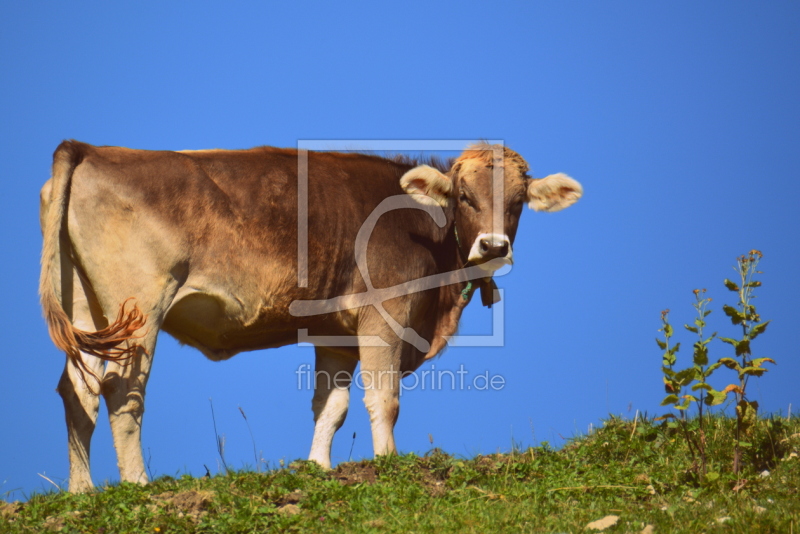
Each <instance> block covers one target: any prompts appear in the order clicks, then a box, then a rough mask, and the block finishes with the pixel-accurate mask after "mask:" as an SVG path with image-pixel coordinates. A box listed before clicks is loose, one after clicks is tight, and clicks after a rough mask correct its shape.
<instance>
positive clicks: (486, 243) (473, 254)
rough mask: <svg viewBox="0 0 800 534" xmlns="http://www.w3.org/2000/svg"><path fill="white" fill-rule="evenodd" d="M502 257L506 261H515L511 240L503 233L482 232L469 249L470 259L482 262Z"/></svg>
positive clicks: (476, 262)
mask: <svg viewBox="0 0 800 534" xmlns="http://www.w3.org/2000/svg"><path fill="white" fill-rule="evenodd" d="M497 258H501V259H503V260H505V261H504V263H508V264H511V263H513V261H514V260H513V254H512V251H511V241H510V240H509V239H508V236H506V235H503V234H480V235H479V236H478V237H476V238H475V242H474V243H473V244H472V248H471V249H470V251H469V257H468V259H469V261H471V262H472V263H475V264H478V265H480V264H482V263H485V262H487V261H489V260H494V259H497Z"/></svg>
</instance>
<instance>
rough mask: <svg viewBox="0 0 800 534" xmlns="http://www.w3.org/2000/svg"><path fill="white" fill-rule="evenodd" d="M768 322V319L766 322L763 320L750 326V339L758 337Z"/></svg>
mask: <svg viewBox="0 0 800 534" xmlns="http://www.w3.org/2000/svg"><path fill="white" fill-rule="evenodd" d="M768 324H769V321H766V322H763V323H759V324H757V325H755V326H754V327H753V328H751V329H750V339H755V338H756V337H758V335H759V334H763V333H764V331H765V330H766V329H767V325H768Z"/></svg>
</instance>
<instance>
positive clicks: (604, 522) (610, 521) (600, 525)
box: [586, 515, 619, 530]
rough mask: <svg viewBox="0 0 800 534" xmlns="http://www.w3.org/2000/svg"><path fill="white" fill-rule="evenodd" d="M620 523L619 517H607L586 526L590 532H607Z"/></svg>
mask: <svg viewBox="0 0 800 534" xmlns="http://www.w3.org/2000/svg"><path fill="white" fill-rule="evenodd" d="M617 521H619V516H618V515H607V516H605V517H604V518H602V519H598V520H597V521H592V522H591V523H589V524H588V525H586V528H587V529H590V530H605V529H607V528H609V527H613V526H614V525H616V524H617Z"/></svg>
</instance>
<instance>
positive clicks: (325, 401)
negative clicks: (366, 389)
mask: <svg viewBox="0 0 800 534" xmlns="http://www.w3.org/2000/svg"><path fill="white" fill-rule="evenodd" d="M357 364H358V356H357V354H356V352H355V351H353V352H352V353H351V354H348V353H340V352H334V351H333V350H331V349H328V348H326V347H317V348H316V366H315V382H314V399H313V400H312V401H311V409H312V410H313V411H314V423H315V425H314V440H313V441H312V443H311V453H310V454H309V455H308V459H309V460H313V461H315V462H317V463H318V464H319V465H321V466H322V467H324V468H326V469H330V467H331V445H332V443H333V435H334V434H335V433H336V431H337V430H339V428H340V427H341V426H342V423H344V419H345V417H347V408H348V405H349V403H350V384H351V382H352V379H353V372H354V371H355V368H356V365H357Z"/></svg>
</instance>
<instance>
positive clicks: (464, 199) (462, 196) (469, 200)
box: [458, 191, 475, 208]
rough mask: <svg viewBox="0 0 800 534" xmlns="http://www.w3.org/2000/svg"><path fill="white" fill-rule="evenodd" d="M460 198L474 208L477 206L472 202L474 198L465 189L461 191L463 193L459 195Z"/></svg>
mask: <svg viewBox="0 0 800 534" xmlns="http://www.w3.org/2000/svg"><path fill="white" fill-rule="evenodd" d="M458 200H460V201H461V202H463V203H464V204H466V205H468V206H470V207H473V208H474V207H475V205H474V204H473V203H472V200H471V199H470V198H469V196H467V194H466V193H465V192H464V191H461V195H459V197H458Z"/></svg>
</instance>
